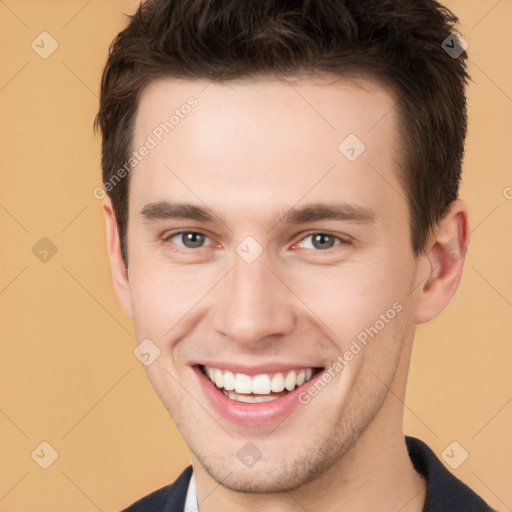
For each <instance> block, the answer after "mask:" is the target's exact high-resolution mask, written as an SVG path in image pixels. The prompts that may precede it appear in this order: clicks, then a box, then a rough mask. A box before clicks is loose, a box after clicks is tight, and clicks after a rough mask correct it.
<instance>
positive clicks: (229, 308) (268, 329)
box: [213, 254, 297, 347]
mask: <svg viewBox="0 0 512 512" xmlns="http://www.w3.org/2000/svg"><path fill="white" fill-rule="evenodd" d="M276 274H278V272H277V271H276V270H274V269H272V270H271V269H270V268H269V266H268V261H267V258H266V257H265V256H264V254H263V255H261V256H260V257H259V258H258V259H257V260H256V261H254V262H252V263H247V262H246V261H244V260H243V259H242V258H240V257H239V256H238V255H236V254H235V260H234V266H233V269H232V270H231V272H229V274H228V275H227V276H226V278H225V279H224V280H223V284H222V286H221V287H220V289H219V290H218V294H217V297H216V303H217V304H216V310H215V315H214V320H213V325H214V328H215V329H216V330H217V332H218V333H221V334H223V335H225V336H227V337H229V338H230V339H231V340H233V341H234V342H236V343H237V344H238V345H245V346H246V347H250V346H259V345H261V342H264V340H265V339H266V340H267V342H268V341H269V340H274V341H275V339H276V337H277V338H279V337H282V336H284V335H286V334H289V333H290V332H291V331H292V330H293V328H294V326H295V322H296V318H297V316H296V314H295V313H294V304H293V298H294V296H293V293H292V292H291V291H290V290H289V289H288V288H287V287H286V285H285V284H283V281H282V280H281V279H280V277H278V275H276Z"/></svg>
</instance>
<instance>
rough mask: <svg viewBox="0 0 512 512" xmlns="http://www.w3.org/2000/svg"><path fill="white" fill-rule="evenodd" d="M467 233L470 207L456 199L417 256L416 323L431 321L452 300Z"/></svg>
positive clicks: (462, 263)
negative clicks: (423, 249) (419, 283)
mask: <svg viewBox="0 0 512 512" xmlns="http://www.w3.org/2000/svg"><path fill="white" fill-rule="evenodd" d="M470 232H471V226H470V221H469V208H468V206H467V204H466V203H465V202H464V201H462V200H460V199H457V200H456V201H454V202H453V203H452V204H451V206H450V209H449V211H448V213H447V214H446V215H445V216H444V217H443V219H442V220H441V222H440V223H439V225H438V226H437V228H436V230H435V232H434V233H433V235H432V236H431V237H430V239H429V243H428V245H427V248H426V250H425V252H424V253H423V255H421V256H420V257H419V261H418V266H417V268H418V279H421V280H422V283H423V281H424V283H423V284H421V285H420V288H419V291H417V294H416V302H415V309H414V321H415V323H417V324H421V323H424V322H428V321H430V320H432V319H433V318H435V317H436V316H437V315H439V313H441V311H443V309H444V308H445V307H446V306H447V305H448V304H449V302H450V301H451V300H452V297H453V296H454V295H455V292H456V290H457V288H458V286H459V282H460V278H461V275H462V268H463V266H464V260H465V258H466V252H467V248H468V245H469V239H470ZM426 276H428V278H427V279H426V281H425V278H426Z"/></svg>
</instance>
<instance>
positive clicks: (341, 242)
mask: <svg viewBox="0 0 512 512" xmlns="http://www.w3.org/2000/svg"><path fill="white" fill-rule="evenodd" d="M189 233H193V234H196V235H203V236H204V237H206V238H208V239H210V237H209V236H208V235H206V234H205V233H202V232H201V231H192V230H188V231H187V230H183V231H176V232H173V233H170V234H168V235H167V236H165V237H164V238H163V241H164V242H170V240H171V239H172V238H174V237H176V236H179V235H184V234H189ZM314 235H326V236H329V237H333V238H335V239H336V240H337V241H339V243H335V244H334V246H333V247H329V249H323V250H322V249H312V250H314V251H315V252H329V251H331V250H332V249H334V248H335V247H337V246H339V245H350V244H351V242H350V241H349V240H346V239H343V238H341V237H339V236H336V235H333V234H331V233H329V232H325V231H312V232H310V233H307V234H305V235H304V236H303V237H302V238H301V239H300V240H299V241H298V242H297V243H301V242H303V241H304V240H305V239H306V238H309V237H311V236H314ZM171 243H172V242H171ZM295 245H296V244H295ZM206 247H208V246H201V247H197V248H195V249H194V248H190V247H181V246H180V250H185V251H194V250H197V249H205V248H206ZM308 249H309V248H308Z"/></svg>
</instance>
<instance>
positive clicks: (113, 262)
mask: <svg viewBox="0 0 512 512" xmlns="http://www.w3.org/2000/svg"><path fill="white" fill-rule="evenodd" d="M103 216H104V218H105V227H106V234H107V250H108V257H109V260H110V268H111V271H112V281H113V284H114V290H115V292H116V295H117V298H118V299H119V302H120V303H121V306H122V307H123V309H124V311H125V312H126V314H127V315H128V316H129V317H130V318H132V317H133V307H132V300H131V289H130V283H129V277H128V269H127V268H126V265H125V263H124V261H123V257H122V253H121V243H120V240H119V232H118V229H117V220H116V216H115V212H114V207H113V205H112V201H111V199H110V197H108V196H106V197H105V199H104V200H103Z"/></svg>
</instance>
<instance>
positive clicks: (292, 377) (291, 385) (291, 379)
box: [284, 370, 297, 391]
mask: <svg viewBox="0 0 512 512" xmlns="http://www.w3.org/2000/svg"><path fill="white" fill-rule="evenodd" d="M296 383H297V374H296V373H295V372H294V371H293V370H292V371H291V372H288V375H287V376H286V378H285V379H284V387H285V388H286V389H287V390H288V391H293V390H294V389H295V384H296Z"/></svg>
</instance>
